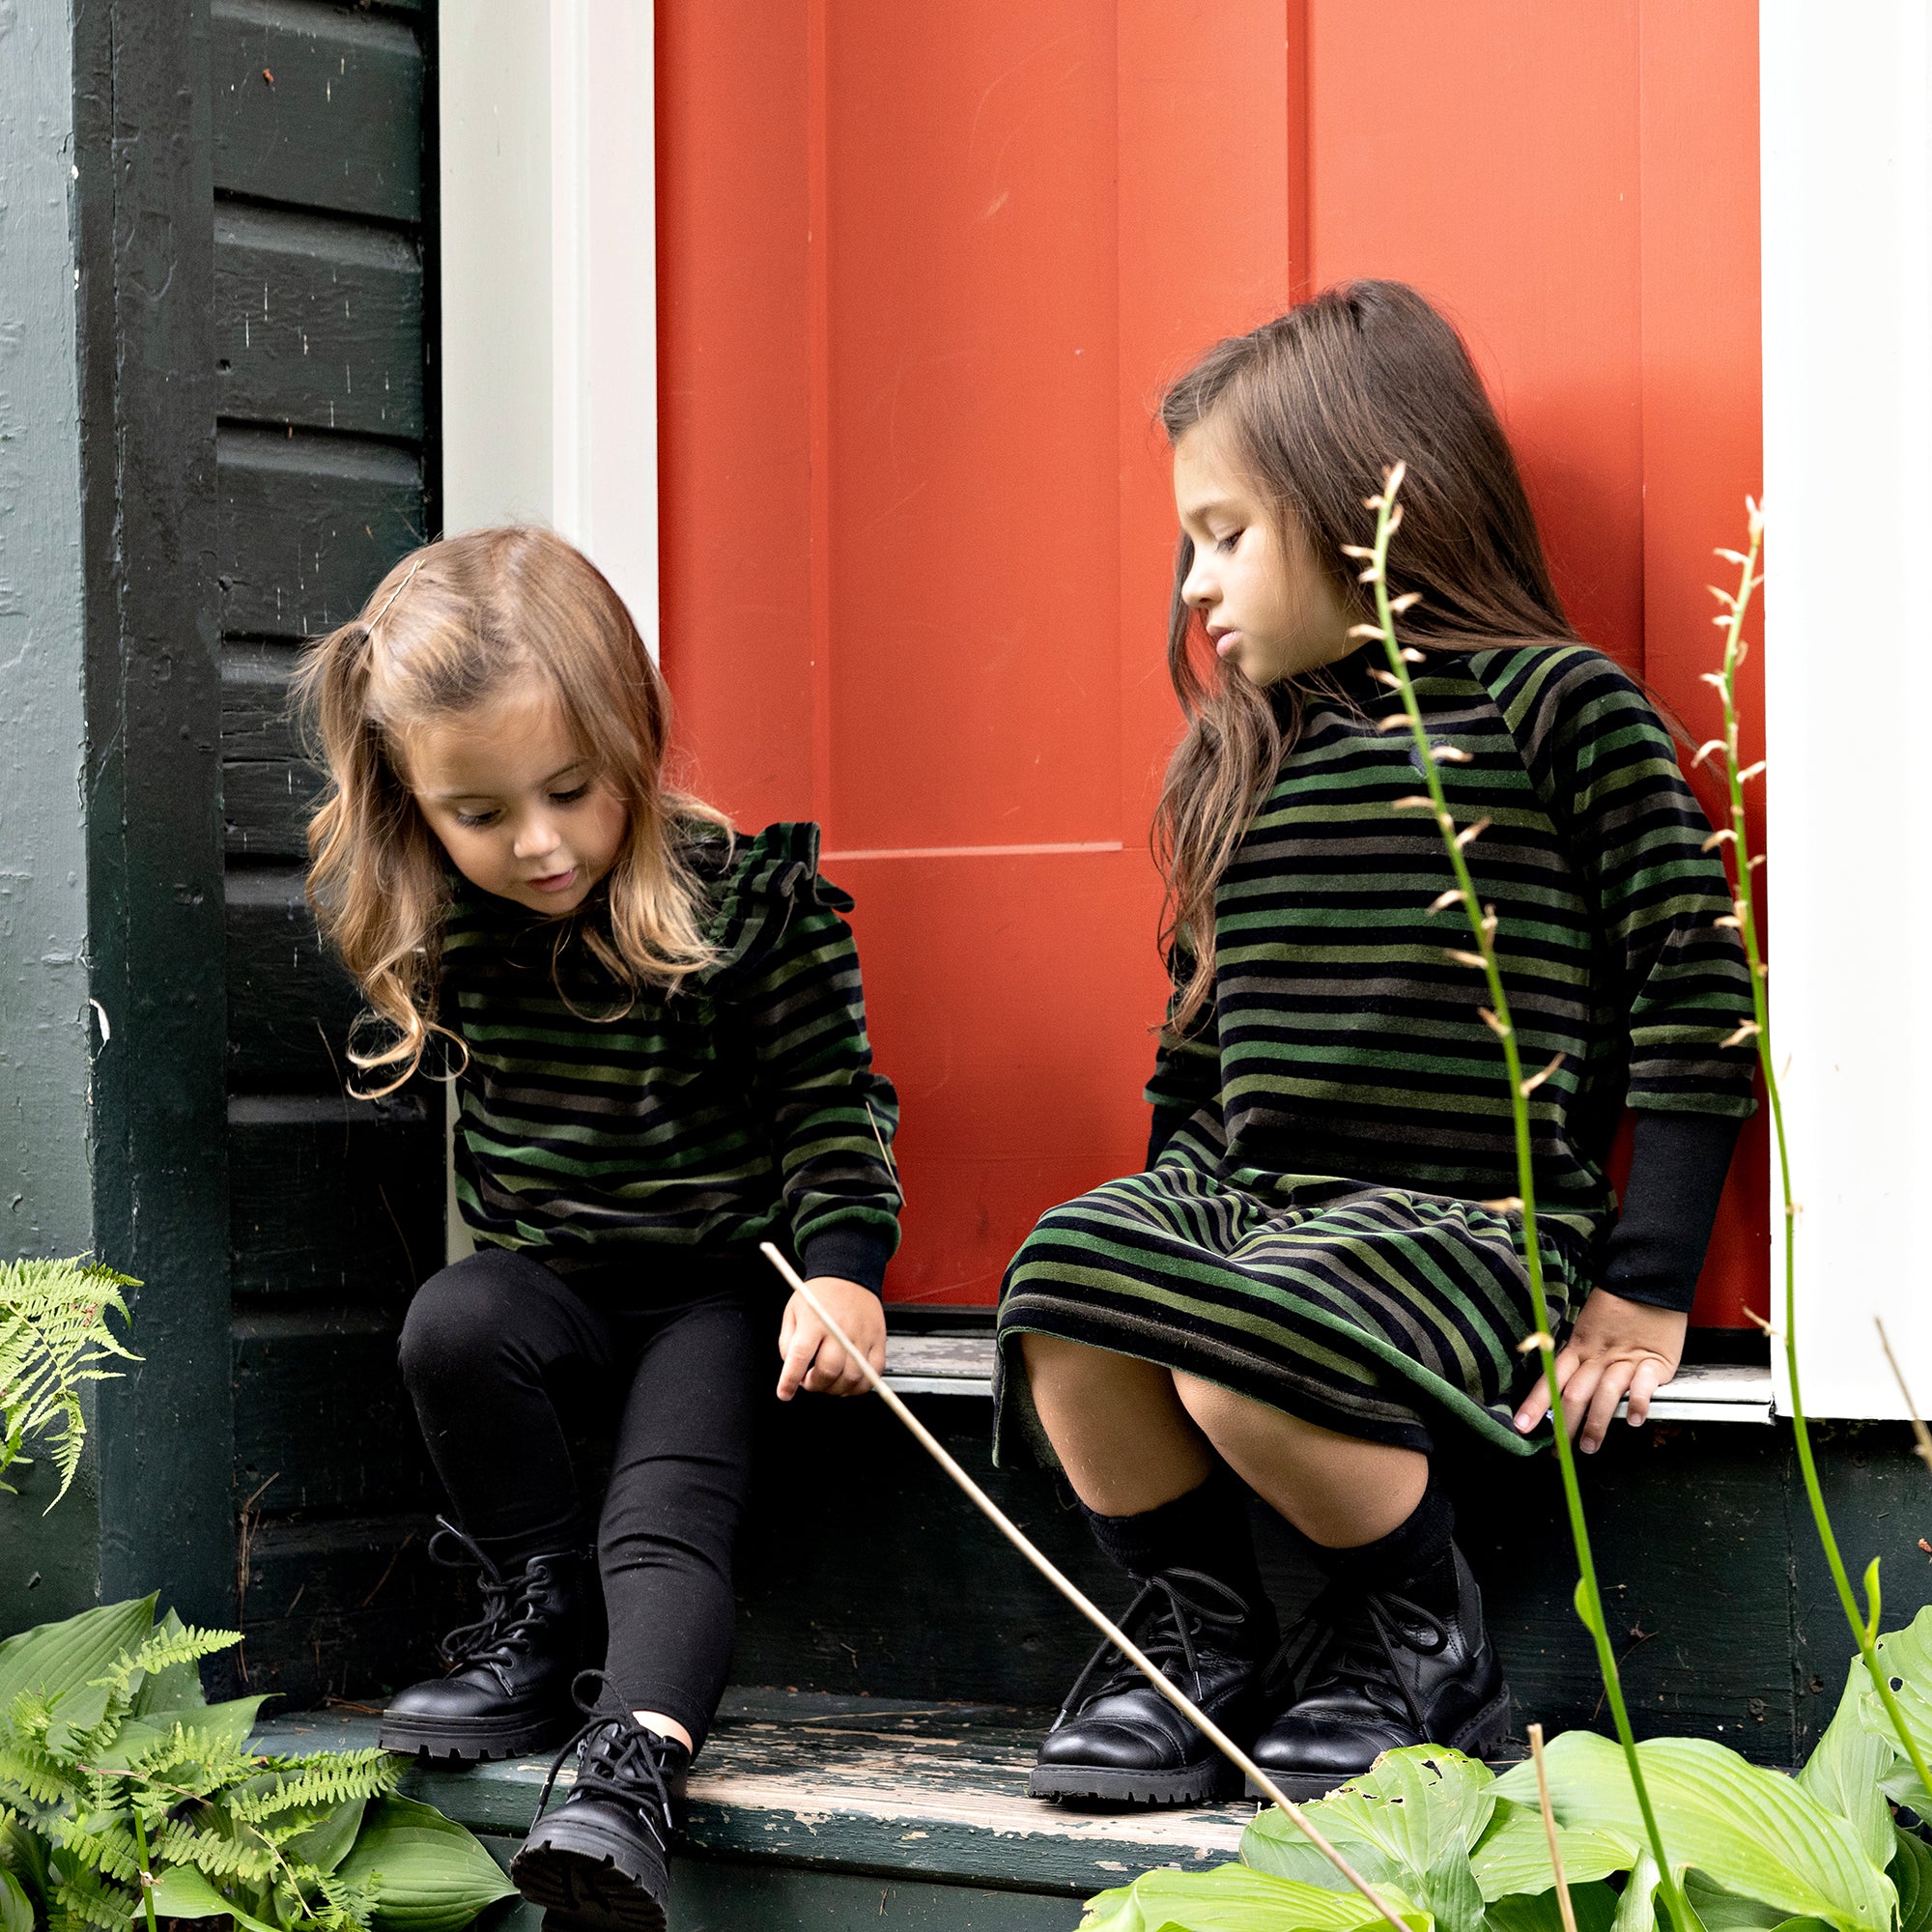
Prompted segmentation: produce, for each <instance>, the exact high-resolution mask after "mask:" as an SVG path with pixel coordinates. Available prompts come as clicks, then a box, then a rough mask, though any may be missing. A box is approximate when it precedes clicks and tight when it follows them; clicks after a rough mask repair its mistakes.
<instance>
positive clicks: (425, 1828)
mask: <svg viewBox="0 0 1932 1932" xmlns="http://www.w3.org/2000/svg"><path fill="white" fill-rule="evenodd" d="M336 1870H337V1871H338V1872H339V1873H340V1874H341V1876H342V1877H344V1878H345V1879H348V1880H350V1881H352V1882H353V1883H355V1884H356V1885H368V1884H369V1883H371V1882H372V1881H374V1883H375V1887H376V1913H375V1918H376V1924H377V1925H378V1927H380V1928H382V1932H459V1929H460V1928H461V1927H463V1926H465V1925H468V1924H469V1921H470V1920H471V1919H472V1918H475V1917H476V1915H477V1914H478V1913H479V1912H481V1911H482V1910H483V1908H484V1907H485V1906H486V1905H493V1904H495V1903H496V1901H497V1899H499V1898H508V1897H509V1896H510V1895H511V1894H512V1893H513V1892H514V1891H515V1890H516V1887H515V1886H513V1885H512V1884H511V1883H510V1881H509V1880H508V1879H507V1878H505V1877H504V1876H503V1874H502V1871H501V1870H500V1869H499V1868H498V1866H497V1861H496V1860H495V1859H493V1858H492V1857H491V1856H490V1854H489V1853H488V1852H487V1851H485V1850H484V1849H483V1847H482V1845H481V1844H480V1843H479V1842H478V1841H477V1839H476V1838H475V1837H474V1836H473V1835H472V1834H471V1833H469V1832H467V1831H465V1830H464V1828H463V1827H462V1826H461V1825H459V1824H457V1823H456V1822H455V1821H454V1820H453V1819H449V1818H445V1817H444V1816H443V1815H442V1813H441V1812H440V1811H438V1810H436V1809H435V1808H434V1807H433V1806H431V1805H428V1804H416V1803H415V1802H414V1801H413V1800H412V1799H408V1798H379V1799H377V1800H376V1801H375V1802H374V1803H373V1804H371V1805H370V1806H369V1808H368V1810H367V1812H366V1813H365V1814H364V1816H363V1821H362V1830H361V1831H360V1833H357V1835H356V1839H355V1845H354V1847H353V1848H352V1849H351V1851H350V1853H349V1856H348V1857H347V1858H346V1859H344V1860H343V1861H342V1862H341V1864H339V1865H338V1866H337V1867H336Z"/></svg>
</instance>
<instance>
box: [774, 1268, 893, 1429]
mask: <svg viewBox="0 0 1932 1932" xmlns="http://www.w3.org/2000/svg"><path fill="white" fill-rule="evenodd" d="M808 1286H809V1287H810V1290H811V1292H812V1293H813V1294H815V1295H817V1297H818V1298H819V1300H820V1301H821V1302H822V1303H823V1304H824V1306H825V1309H826V1312H827V1313H828V1314H829V1315H830V1316H831V1317H832V1319H833V1321H836V1322H838V1325H839V1327H841V1328H842V1329H844V1331H845V1332H846V1334H848V1335H849V1336H851V1338H852V1340H853V1341H854V1342H856V1343H857V1344H858V1346H859V1347H860V1348H861V1349H863V1350H865V1351H866V1359H867V1361H868V1362H870V1363H871V1365H872V1367H873V1368H874V1369H875V1370H880V1371H883V1370H884V1368H885V1366H886V1310H885V1304H884V1303H883V1302H881V1301H880V1299H879V1297H878V1296H877V1295H876V1294H874V1293H872V1291H871V1290H870V1289H869V1288H861V1287H860V1286H859V1284H858V1283H857V1282H856V1281H841V1280H840V1279H839V1278H838V1276H837V1275H836V1274H821V1275H817V1276H815V1277H814V1278H813V1279H812V1280H811V1281H810V1283H809V1284H808ZM779 1353H780V1354H781V1355H782V1356H783V1357H784V1369H783V1371H782V1372H781V1375H780V1376H779V1400H780V1401H781V1402H789V1401H790V1400H791V1399H792V1397H793V1396H795V1395H796V1394H797V1393H798V1391H799V1390H800V1389H802V1388H804V1389H810V1390H812V1391H813V1392H814V1393H815V1394H819V1395H860V1394H863V1393H864V1391H865V1389H866V1387H867V1382H866V1377H865V1373H864V1371H863V1370H862V1369H861V1368H860V1367H859V1364H858V1363H857V1362H855V1361H853V1360H852V1359H851V1357H850V1356H848V1355H847V1354H846V1352H845V1350H843V1349H841V1348H840V1347H839V1346H838V1342H837V1341H835V1340H834V1339H833V1336H832V1333H831V1331H830V1330H829V1329H828V1328H827V1327H826V1325H825V1323H824V1322H822V1321H820V1320H819V1319H818V1317H817V1316H815V1315H814V1314H813V1313H812V1312H811V1308H810V1304H809V1303H808V1302H807V1301H806V1298H805V1296H804V1295H802V1294H794V1295H793V1296H792V1298H791V1299H790V1300H789V1301H788V1302H786V1303H785V1312H784V1321H783V1322H782V1323H781V1326H780V1328H779Z"/></svg>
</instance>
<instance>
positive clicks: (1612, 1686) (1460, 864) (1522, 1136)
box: [1357, 464, 1696, 1932]
mask: <svg viewBox="0 0 1932 1932" xmlns="http://www.w3.org/2000/svg"><path fill="white" fill-rule="evenodd" d="M1405 468H1406V466H1404V465H1402V464H1397V465H1396V466H1395V468H1394V469H1391V470H1389V471H1388V472H1387V474H1386V475H1385V476H1384V477H1383V479H1382V491H1381V495H1380V496H1378V497H1371V498H1370V499H1369V500H1370V507H1371V508H1373V509H1374V510H1375V512H1376V540H1375V546H1374V549H1373V550H1372V551H1371V552H1370V553H1369V563H1368V567H1367V568H1366V569H1365V570H1363V571H1362V573H1361V580H1362V581H1363V582H1366V583H1369V584H1371V585H1373V586H1374V590H1375V599H1376V622H1375V624H1373V625H1366V624H1365V625H1361V626H1359V627H1358V629H1359V630H1360V631H1362V632H1365V633H1367V634H1368V635H1369V636H1371V637H1379V638H1380V639H1381V642H1382V648H1383V650H1384V651H1385V652H1386V654H1387V657H1388V665H1389V673H1390V678H1391V680H1392V682H1393V683H1394V685H1395V687H1396V688H1397V689H1398V690H1399V691H1400V692H1401V694H1402V702H1403V709H1404V710H1405V712H1406V714H1407V717H1408V728H1409V731H1410V734H1411V735H1412V736H1413V737H1414V739H1415V746H1416V751H1417V753H1418V754H1419V757H1420V760H1421V764H1422V775H1423V780H1424V781H1425V782H1426V783H1427V785H1428V787H1429V803H1430V805H1431V807H1432V809H1433V810H1434V813H1435V824H1436V829H1437V830H1438V831H1439V832H1440V833H1441V834H1442V843H1443V846H1444V848H1445V850H1446V851H1447V852H1448V854H1449V867H1450V869H1451V871H1452V872H1453V873H1454V874H1455V878H1456V887H1457V895H1458V897H1459V898H1460V899H1461V901H1462V905H1463V912H1464V913H1465V914H1466V915H1467V917H1468V922H1469V931H1470V934H1471V936H1472V937H1473V939H1474V941H1475V948H1476V952H1475V955H1474V956H1471V955H1468V954H1463V955H1462V956H1463V957H1464V958H1467V959H1468V960H1469V963H1470V964H1472V965H1480V966H1481V967H1482V969H1483V978H1484V980H1485V982H1486V983H1487V985H1488V987H1489V994H1490V1007H1489V1010H1488V1012H1487V1013H1486V1014H1485V1019H1486V1022H1487V1024H1488V1025H1489V1027H1490V1029H1491V1031H1492V1033H1494V1034H1495V1035H1496V1037H1498V1038H1499V1039H1500V1040H1501V1042H1502V1049H1503V1064H1504V1066H1505V1067H1506V1069H1507V1070H1508V1074H1509V1092H1510V1118H1511V1122H1512V1124H1513V1126H1514V1128H1515V1130H1516V1172H1517V1201H1516V1202H1515V1203H1514V1204H1512V1205H1515V1206H1518V1207H1519V1208H1520V1211H1521V1214H1522V1258H1523V1265H1524V1267H1525V1269H1526V1271H1527V1273H1528V1276H1529V1293H1530V1301H1531V1305H1532V1306H1533V1307H1534V1309H1535V1311H1536V1333H1535V1335H1534V1336H1532V1337H1530V1338H1528V1339H1529V1340H1530V1341H1533V1342H1534V1343H1535V1344H1536V1348H1537V1352H1538V1353H1539V1354H1540V1355H1541V1357H1542V1359H1543V1376H1544V1385H1545V1386H1546V1387H1547V1388H1548V1391H1549V1420H1550V1425H1551V1428H1552V1429H1553V1431H1554V1433H1555V1437H1556V1462H1557V1466H1558V1468H1559V1469H1560V1470H1561V1471H1562V1477H1563V1499H1564V1503H1565V1505H1566V1507H1567V1508H1568V1511H1569V1515H1570V1538H1571V1541H1572V1542H1573V1543H1574V1544H1575V1545H1576V1548H1577V1573H1578V1581H1577V1610H1578V1612H1579V1613H1580V1614H1581V1616H1582V1619H1583V1622H1584V1624H1585V1625H1586V1626H1587V1627H1588V1629H1589V1632H1590V1637H1591V1641H1592V1642H1593V1643H1594V1644H1595V1645H1596V1647H1597V1668H1598V1670H1599V1671H1600V1672H1601V1673H1602V1676H1603V1680H1604V1694H1605V1697H1606V1698H1607V1699H1608V1700H1609V1706H1610V1717H1611V1719H1612V1721H1613V1722H1614V1723H1615V1725H1616V1731H1617V1741H1618V1742H1619V1743H1620V1744H1621V1745H1622V1746H1623V1748H1624V1759H1625V1762H1626V1763H1627V1764H1628V1765H1629V1767H1630V1777H1631V1786H1632V1789H1633V1790H1634V1793H1635V1794H1636V1803H1637V1809H1638V1810H1639V1811H1640V1812H1641V1813H1642V1814H1643V1828H1644V1833H1645V1835H1646V1836H1647V1837H1648V1838H1649V1840H1650V1849H1651V1856H1652V1857H1653V1858H1654V1859H1655V1860H1656V1861H1657V1868H1658V1871H1659V1872H1660V1873H1661V1874H1662V1877H1661V1879H1660V1881H1659V1885H1660V1889H1662V1892H1663V1896H1664V1903H1665V1905H1666V1907H1667V1908H1668V1910H1669V1913H1670V1918H1671V1920H1672V1922H1673V1923H1674V1924H1675V1925H1676V1926H1677V1927H1678V1932H1693V1928H1694V1927H1695V1925H1696V1920H1695V1919H1693V1918H1691V1917H1690V1907H1689V1905H1688V1903H1687V1902H1686V1900H1685V1897H1684V1893H1683V1890H1682V1889H1681V1887H1680V1886H1679V1884H1678V1882H1677V1877H1676V1874H1675V1873H1674V1872H1673V1871H1672V1869H1671V1865H1670V1861H1669V1860H1668V1858H1666V1857H1665V1856H1664V1850H1663V1834H1662V1832H1661V1831H1660V1830H1659V1829H1658V1823H1657V1813H1656V1811H1655V1810H1654V1809H1653V1807H1652V1805H1651V1802H1650V1790H1649V1787H1648V1786H1647V1785H1646V1784H1645V1782H1644V1776H1643V1766H1642V1765H1641V1764H1640V1763H1639V1762H1638V1760H1637V1750H1636V1738H1635V1735H1634V1732H1633V1731H1632V1730H1631V1721H1630V1712H1629V1710H1628V1708H1627V1707H1626V1705H1625V1703H1624V1687H1623V1676H1622V1673H1621V1672H1620V1671H1619V1670H1618V1668H1617V1657H1616V1652H1615V1650H1614V1649H1613V1648H1612V1647H1611V1644H1610V1637H1609V1630H1608V1627H1607V1625H1606V1623H1605V1617H1604V1599H1603V1593H1602V1591H1601V1590H1600V1589H1599V1588H1598V1584H1597V1563H1596V1558H1595V1556H1594V1554H1593V1553H1592V1551H1591V1548H1590V1530H1589V1524H1588V1523H1587V1522H1586V1521H1585V1520H1584V1516H1583V1495H1582V1491H1581V1490H1580V1489H1579V1488H1578V1486H1577V1461H1576V1454H1575V1451H1574V1450H1573V1449H1572V1448H1571V1445H1570V1431H1569V1428H1568V1426H1567V1425H1566V1423H1565V1420H1564V1415H1563V1393H1562V1391H1561V1389H1559V1388H1558V1387H1557V1385H1556V1343H1555V1337H1554V1334H1553V1332H1552V1330H1551V1328H1550V1324H1549V1301H1548V1295H1547V1293H1545V1290H1544V1281H1543V1252H1542V1248H1541V1245H1540V1243H1539V1241H1538V1238H1537V1228H1536V1172H1535V1167H1534V1163H1533V1161H1532V1158H1531V1154H1532V1145H1533V1144H1532V1142H1531V1139H1530V1128H1529V1094H1530V1093H1531V1092H1532V1091H1533V1088H1534V1085H1535V1083H1534V1082H1533V1081H1532V1082H1528V1083H1526V1082H1525V1081H1524V1078H1523V1071H1522V1059H1521V1055H1520V1051H1519V1049H1518V1043H1517V1034H1516V1027H1515V1025H1514V1023H1513V1022H1512V1020H1511V1018H1510V1007H1509V995H1508V993H1507V991H1506V990H1505V989H1504V986H1503V976H1502V968H1501V967H1500V966H1499V965H1498V964H1497V961H1496V947H1495V931H1496V919H1495V913H1494V910H1493V909H1492V908H1491V909H1486V908H1485V907H1484V906H1483V905H1482V903H1481V902H1480V900H1479V899H1478V898H1477V896H1476V884H1475V880H1474V879H1473V878H1472V877H1471V876H1470V872H1469V863H1468V860H1467V858H1466V857H1465V856H1464V848H1465V847H1466V846H1467V845H1469V844H1470V843H1471V842H1472V841H1473V840H1474V839H1475V838H1477V836H1478V835H1479V834H1480V833H1481V831H1482V827H1483V823H1484V822H1486V821H1478V822H1477V823H1476V824H1475V825H1473V826H1469V827H1465V828H1463V830H1462V831H1460V832H1459V831H1458V829H1457V825H1456V819H1455V815H1454V814H1453V813H1452V812H1451V811H1450V810H1449V800H1448V797H1447V795H1446V794H1445V793H1444V791H1443V789H1442V774H1441V771H1440V770H1439V769H1438V765H1437V761H1436V758H1435V747H1434V746H1433V745H1432V744H1431V742H1430V738H1429V727H1428V726H1427V725H1425V724H1424V723H1423V718H1422V706H1421V704H1420V702H1419V701H1418V700H1417V698H1416V696H1415V683H1414V680H1413V679H1412V678H1411V677H1410V676H1409V670H1408V660H1407V659H1406V657H1405V656H1404V655H1403V646H1402V644H1401V642H1400V640H1399V639H1397V637H1396V628H1395V620H1396V608H1395V604H1394V602H1393V601H1392V600H1391V598H1390V596H1389V589H1388V553H1389V541H1390V539H1391V538H1392V537H1393V536H1394V534H1395V532H1396V528H1397V526H1398V525H1399V524H1400V523H1401V520H1402V519H1401V513H1400V511H1399V510H1398V509H1397V507H1396V495H1397V493H1398V492H1399V491H1400V490H1401V488H1402V480H1403V474H1404V470H1405ZM1357 554H1359V553H1357ZM1405 608H1406V606H1405ZM1547 1070H1549V1071H1553V1070H1554V1066H1553V1063H1552V1065H1551V1067H1550V1068H1549V1069H1547Z"/></svg>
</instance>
